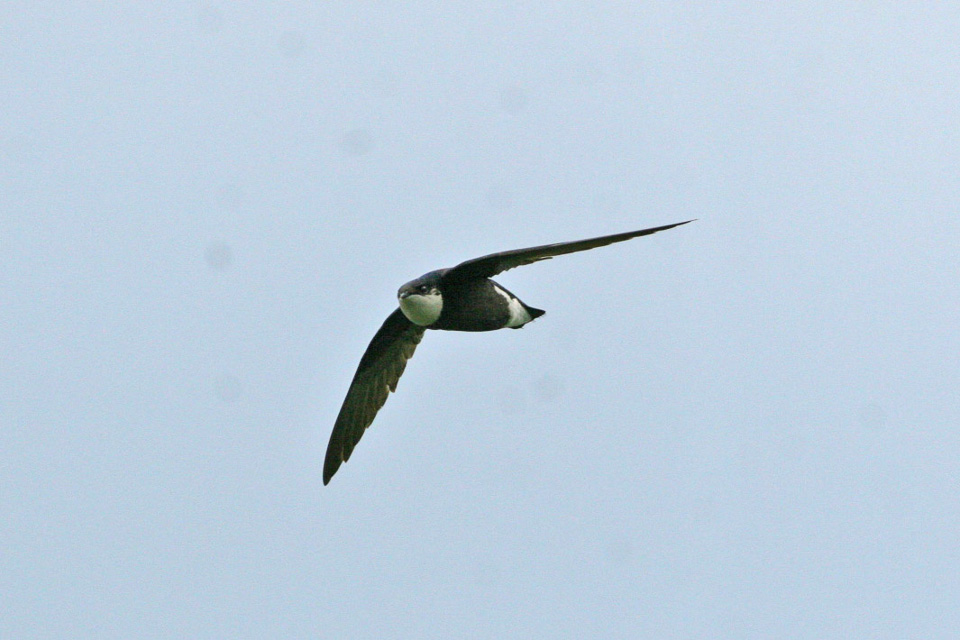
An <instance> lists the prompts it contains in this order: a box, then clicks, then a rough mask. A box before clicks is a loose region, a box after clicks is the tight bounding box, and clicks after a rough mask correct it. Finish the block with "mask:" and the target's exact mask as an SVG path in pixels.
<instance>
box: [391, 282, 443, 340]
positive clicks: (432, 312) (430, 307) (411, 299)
mask: <svg viewBox="0 0 960 640" xmlns="http://www.w3.org/2000/svg"><path fill="white" fill-rule="evenodd" d="M441 273H442V272H440V271H431V272H430V273H425V274H423V275H422V276H420V277H419V278H417V279H416V280H411V281H410V282H408V283H406V284H405V285H403V286H402V287H400V290H399V291H397V299H399V300H400V310H401V311H403V315H405V316H407V320H409V321H410V322H412V323H413V324H418V325H420V326H421V327H426V326H428V325H431V324H433V323H434V322H436V321H437V320H438V319H439V318H440V312H441V311H442V310H443V295H441V293H440V276H441Z"/></svg>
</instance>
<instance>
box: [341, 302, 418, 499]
mask: <svg viewBox="0 0 960 640" xmlns="http://www.w3.org/2000/svg"><path fill="white" fill-rule="evenodd" d="M424 331H425V329H424V328H423V327H421V326H418V325H415V324H413V323H412V322H410V321H409V320H407V317H406V316H405V315H403V312H402V311H401V310H400V309H399V308H398V309H397V310H396V311H394V312H393V313H391V314H390V315H389V316H388V317H387V319H386V321H384V323H383V326H381V327H380V330H379V331H377V333H376V335H375V336H373V340H371V341H370V345H369V346H368V347H367V350H366V351H365V352H364V354H363V357H362V358H360V365H359V366H358V367H357V372H356V373H355V374H354V375H353V381H352V382H351V383H350V389H349V390H348V391H347V397H346V398H344V400H343V405H342V406H341V407H340V414H339V415H338V416H337V421H336V423H334V425H333V433H331V434H330V444H328V445H327V457H326V460H325V461H324V463H323V484H327V483H328V482H330V478H332V477H333V474H335V473H336V472H337V469H339V468H340V465H341V464H342V463H344V462H346V461H347V460H349V459H350V454H351V453H353V448H354V447H355V446H356V445H357V442H359V441H360V438H361V437H363V432H364V431H365V430H366V428H367V427H369V426H370V424H371V423H372V422H373V419H374V418H375V417H376V415H377V411H379V410H380V407H382V406H383V403H384V402H386V401H387V395H389V393H390V392H391V391H396V390H397V381H398V380H399V379H400V376H401V375H402V374H403V370H404V369H405V368H406V366H407V360H409V359H410V358H411V357H412V356H413V352H414V350H415V349H416V348H417V345H418V344H419V343H420V340H421V338H423V332H424Z"/></svg>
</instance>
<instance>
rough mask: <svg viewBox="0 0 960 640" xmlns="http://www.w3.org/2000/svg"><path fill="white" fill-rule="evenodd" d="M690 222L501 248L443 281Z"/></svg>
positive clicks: (460, 266)
mask: <svg viewBox="0 0 960 640" xmlns="http://www.w3.org/2000/svg"><path fill="white" fill-rule="evenodd" d="M687 222H693V220H687V221H685V222H676V223H674V224H667V225H664V226H662V227H652V228H650V229H641V230H640V231H627V232H626V233H617V234H614V235H611V236H601V237H599V238H588V239H587V240H574V241H573V242H558V243H556V244H545V245H542V246H539V247H530V248H528V249H514V250H513V251H502V252H500V253H491V254H490V255H488V256H481V257H479V258H474V259H472V260H467V261H466V262H461V263H460V264H458V265H457V266H455V267H452V268H450V269H447V271H446V272H444V274H443V280H444V282H455V281H458V280H467V279H471V278H492V277H493V276H495V275H497V274H498V273H501V272H503V271H506V270H507V269H513V268H514V267H521V266H523V265H525V264H531V263H533V262H537V261H538V260H549V259H550V258H552V257H554V256H562V255H564V254H566V253H576V252H577V251H586V250H588V249H596V248H597V247H603V246H606V245H608V244H613V243H614V242H623V241H624V240H630V239H631V238H639V237H640V236H648V235H650V234H651V233H656V232H658V231H666V230H667V229H672V228H674V227H679V226H680V225H682V224H687Z"/></svg>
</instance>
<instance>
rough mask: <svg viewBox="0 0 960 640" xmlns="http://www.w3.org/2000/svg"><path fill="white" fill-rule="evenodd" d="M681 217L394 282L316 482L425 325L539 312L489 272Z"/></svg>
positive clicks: (365, 421)
mask: <svg viewBox="0 0 960 640" xmlns="http://www.w3.org/2000/svg"><path fill="white" fill-rule="evenodd" d="M688 222H692V220H687V221H685V222H678V223H675V224H668V225H664V226H662V227H653V228H651V229H642V230H640V231H629V232H627V233H618V234H615V235H610V236H602V237H599V238H590V239H588V240H577V241H574V242H560V243H557V244H548V245H543V246H539V247H531V248H528V249H516V250H513V251H503V252H501V253H493V254H490V255H487V256H482V257H480V258H474V259H473V260H467V261H466V262H461V263H460V264H458V265H457V266H455V267H452V268H450V269H439V270H437V271H431V272H429V273H426V274H424V275H422V276H420V277H419V278H417V279H416V280H411V281H410V282H408V283H406V284H405V285H403V286H402V287H400V290H399V291H398V292H397V297H398V298H399V300H400V308H398V309H396V310H395V311H394V312H393V313H391V314H390V315H389V316H388V317H387V319H386V321H384V323H383V325H382V326H381V327H380V330H379V331H377V333H376V335H374V337H373V340H372V341H371V342H370V345H369V346H368V347H367V350H366V352H364V354H363V357H362V358H361V359H360V365H359V366H358V367H357V372H356V373H355V374H354V376H353V381H352V382H351V383H350V389H349V390H348V391H347V397H346V398H344V400H343V405H342V406H341V407H340V413H339V415H338V416H337V421H336V422H335V423H334V425H333V433H332V434H330V443H329V444H328V445H327V456H326V460H325V461H324V464H323V484H327V483H329V482H330V478H332V477H333V474H334V473H336V472H337V469H339V468H340V465H341V464H342V463H343V462H346V461H347V460H349V459H350V454H351V453H353V448H354V447H355V446H356V444H357V442H359V441H360V438H361V437H362V436H363V432H364V431H365V430H366V428H367V427H369V426H370V424H371V423H372V422H373V419H374V417H376V415H377V411H379V410H380V407H382V406H383V403H384V402H386V400H387V395H389V393H390V392H391V391H396V389H397V381H398V380H399V379H400V376H401V374H403V370H404V368H406V366H407V360H409V359H410V358H411V357H412V356H413V352H414V350H415V349H416V348H417V345H418V344H419V343H420V340H421V339H422V338H423V334H424V331H426V330H427V329H441V330H446V331H495V330H497V329H506V328H511V329H519V328H521V327H523V325H525V324H527V323H528V322H530V321H532V320H533V319H535V318H538V317H540V316H542V315H543V314H544V311H543V310H541V309H535V308H533V307H530V306H528V305H526V304H524V303H523V302H522V301H521V300H520V299H519V298H517V297H516V296H515V295H513V294H512V293H510V292H509V291H507V290H506V289H504V288H503V287H501V286H500V285H499V284H497V283H496V282H494V281H493V280H491V279H490V278H492V277H493V276H495V275H497V274H498V273H502V272H503V271H507V270H508V269H513V268H515V267H520V266H523V265H526V264H531V263H533V262H537V261H538V260H548V259H550V258H553V257H554V256H559V255H564V254H567V253H575V252H577V251H586V250H588V249H594V248H596V247H602V246H605V245H608V244H613V243H615V242H623V241H624V240H630V239H631V238H637V237H640V236H646V235H650V234H652V233H656V232H658V231H664V230H666V229H672V228H673V227H677V226H680V225H682V224H687V223H688Z"/></svg>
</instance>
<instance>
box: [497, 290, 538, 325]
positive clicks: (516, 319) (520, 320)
mask: <svg viewBox="0 0 960 640" xmlns="http://www.w3.org/2000/svg"><path fill="white" fill-rule="evenodd" d="M493 290H494V291H496V292H497V293H499V294H500V295H502V296H503V297H504V298H506V299H507V304H508V305H509V310H510V320H508V321H507V327H508V328H511V329H512V328H514V327H522V326H523V325H525V324H527V323H528V322H530V321H531V320H533V316H531V315H530V313H529V312H528V311H527V310H526V309H524V308H523V305H522V304H521V303H520V301H519V300H517V299H516V298H514V297H513V296H511V295H510V294H509V293H507V292H506V291H504V290H503V289H501V288H500V287H498V286H497V285H493Z"/></svg>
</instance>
